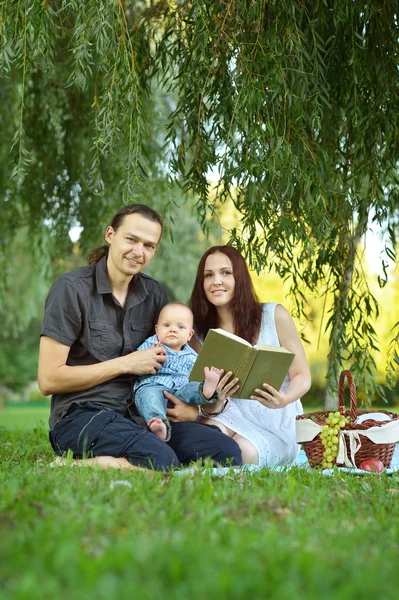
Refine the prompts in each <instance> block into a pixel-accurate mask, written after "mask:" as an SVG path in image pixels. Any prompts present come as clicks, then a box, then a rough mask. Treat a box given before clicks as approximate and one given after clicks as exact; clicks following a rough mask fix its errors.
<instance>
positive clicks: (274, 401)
mask: <svg viewBox="0 0 399 600" xmlns="http://www.w3.org/2000/svg"><path fill="white" fill-rule="evenodd" d="M262 387H263V389H262V390H260V389H258V388H256V390H255V393H256V394H257V395H256V396H255V395H252V396H250V398H251V400H257V401H258V402H260V403H261V404H263V406H266V407H267V408H284V406H287V404H289V403H290V402H291V400H290V399H289V398H288V396H287V394H284V392H279V391H278V390H276V389H275V388H274V387H272V386H271V385H269V384H268V383H263V384H262Z"/></svg>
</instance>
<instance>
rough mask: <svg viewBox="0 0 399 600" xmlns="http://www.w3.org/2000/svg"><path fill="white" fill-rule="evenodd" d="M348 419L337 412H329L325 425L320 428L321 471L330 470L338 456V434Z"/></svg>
mask: <svg viewBox="0 0 399 600" xmlns="http://www.w3.org/2000/svg"><path fill="white" fill-rule="evenodd" d="M348 421H349V417H344V416H343V415H341V413H340V412H339V411H338V410H337V411H336V412H330V413H329V414H328V417H327V418H326V419H325V422H326V425H323V426H322V429H321V433H320V439H321V443H322V444H323V447H324V452H323V461H322V463H321V466H322V467H323V469H331V468H332V466H333V464H334V462H335V459H336V458H337V455H338V446H339V434H340V431H341V429H343V428H344V427H345V425H346V424H347V422H348Z"/></svg>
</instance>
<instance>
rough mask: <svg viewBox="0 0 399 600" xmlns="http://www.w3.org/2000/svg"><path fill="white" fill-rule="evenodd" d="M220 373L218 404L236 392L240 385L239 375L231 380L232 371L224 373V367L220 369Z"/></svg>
mask: <svg viewBox="0 0 399 600" xmlns="http://www.w3.org/2000/svg"><path fill="white" fill-rule="evenodd" d="M220 373H221V376H220V379H219V383H218V386H217V388H216V389H217V391H218V392H219V400H218V402H217V404H222V403H223V402H224V401H225V400H226V398H228V397H229V396H231V395H232V394H234V392H236V391H237V390H238V388H239V387H240V386H239V383H238V377H233V379H232V380H231V381H230V378H231V376H232V375H233V373H232V372H231V371H227V373H226V374H225V375H223V373H224V371H223V369H220ZM202 408H204V407H202Z"/></svg>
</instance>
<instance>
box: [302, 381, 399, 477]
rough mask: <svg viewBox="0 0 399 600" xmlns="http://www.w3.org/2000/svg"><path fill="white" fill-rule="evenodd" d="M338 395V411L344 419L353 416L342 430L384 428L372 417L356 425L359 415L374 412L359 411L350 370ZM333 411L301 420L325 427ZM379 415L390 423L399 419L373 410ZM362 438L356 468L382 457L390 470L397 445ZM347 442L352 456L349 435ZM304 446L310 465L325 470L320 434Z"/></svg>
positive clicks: (386, 412)
mask: <svg viewBox="0 0 399 600" xmlns="http://www.w3.org/2000/svg"><path fill="white" fill-rule="evenodd" d="M345 377H346V378H347V380H348V387H349V395H350V410H346V408H345V399H344V385H345ZM338 395H339V408H338V410H339V412H340V413H341V415H343V416H344V417H348V416H349V422H348V423H347V424H346V425H345V427H344V428H343V429H342V431H350V430H356V431H359V430H363V431H366V430H367V429H370V427H383V426H384V423H383V422H380V421H375V420H373V419H371V418H370V419H367V420H365V421H363V423H356V424H355V421H356V418H357V417H358V416H359V415H365V414H368V413H370V411H367V410H357V396H356V386H355V383H354V381H353V376H352V373H351V372H350V371H342V373H341V375H340V378H339V388H338ZM330 412H333V411H320V412H313V413H307V414H305V415H298V416H297V420H301V419H311V420H312V421H314V422H315V423H317V425H321V426H323V425H326V422H325V420H326V418H327V417H328V415H329V414H330ZM376 412H378V413H381V414H383V415H387V420H388V419H390V420H391V421H394V420H397V419H399V415H395V414H394V413H391V412H388V411H386V410H379V411H373V413H376ZM359 437H360V442H361V446H360V448H359V449H358V451H357V452H356V454H355V456H354V459H355V464H356V467H360V464H361V463H362V462H363V460H365V459H366V458H378V459H379V460H380V461H381V462H382V463H383V465H384V467H385V468H388V467H390V465H391V461H392V456H393V453H394V451H395V446H396V444H395V443H388V444H375V443H374V442H372V441H371V440H370V439H369V438H368V437H366V436H364V435H361V434H360V435H359ZM345 443H346V448H347V452H348V454H349V453H350V448H349V439H348V437H347V436H345ZM302 446H303V449H304V451H305V454H306V456H307V458H308V461H309V464H310V466H311V467H321V466H322V462H323V452H324V446H323V444H322V442H321V439H320V434H318V435H317V436H316V437H315V438H314V439H313V440H311V441H309V442H303V443H302ZM333 464H338V463H336V460H334V461H333ZM340 464H342V463H340Z"/></svg>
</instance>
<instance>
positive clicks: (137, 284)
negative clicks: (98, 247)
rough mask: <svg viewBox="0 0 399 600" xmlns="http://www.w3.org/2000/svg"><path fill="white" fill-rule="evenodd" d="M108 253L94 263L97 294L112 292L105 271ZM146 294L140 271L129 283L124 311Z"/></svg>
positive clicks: (142, 298)
mask: <svg viewBox="0 0 399 600" xmlns="http://www.w3.org/2000/svg"><path fill="white" fill-rule="evenodd" d="M107 258H108V254H107V255H106V256H104V257H103V258H101V259H100V260H99V261H98V263H97V265H96V284H97V291H98V293H99V294H112V290H111V284H110V282H109V279H108V273H107ZM147 296H148V289H147V286H146V283H145V278H144V277H143V276H142V275H141V273H136V275H135V276H134V277H133V279H132V280H131V282H130V284H129V295H128V298H127V300H126V305H125V311H127V310H129V308H133V307H134V306H136V305H137V304H139V303H140V302H142V301H143V300H144V299H145V298H146V297H147Z"/></svg>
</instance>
